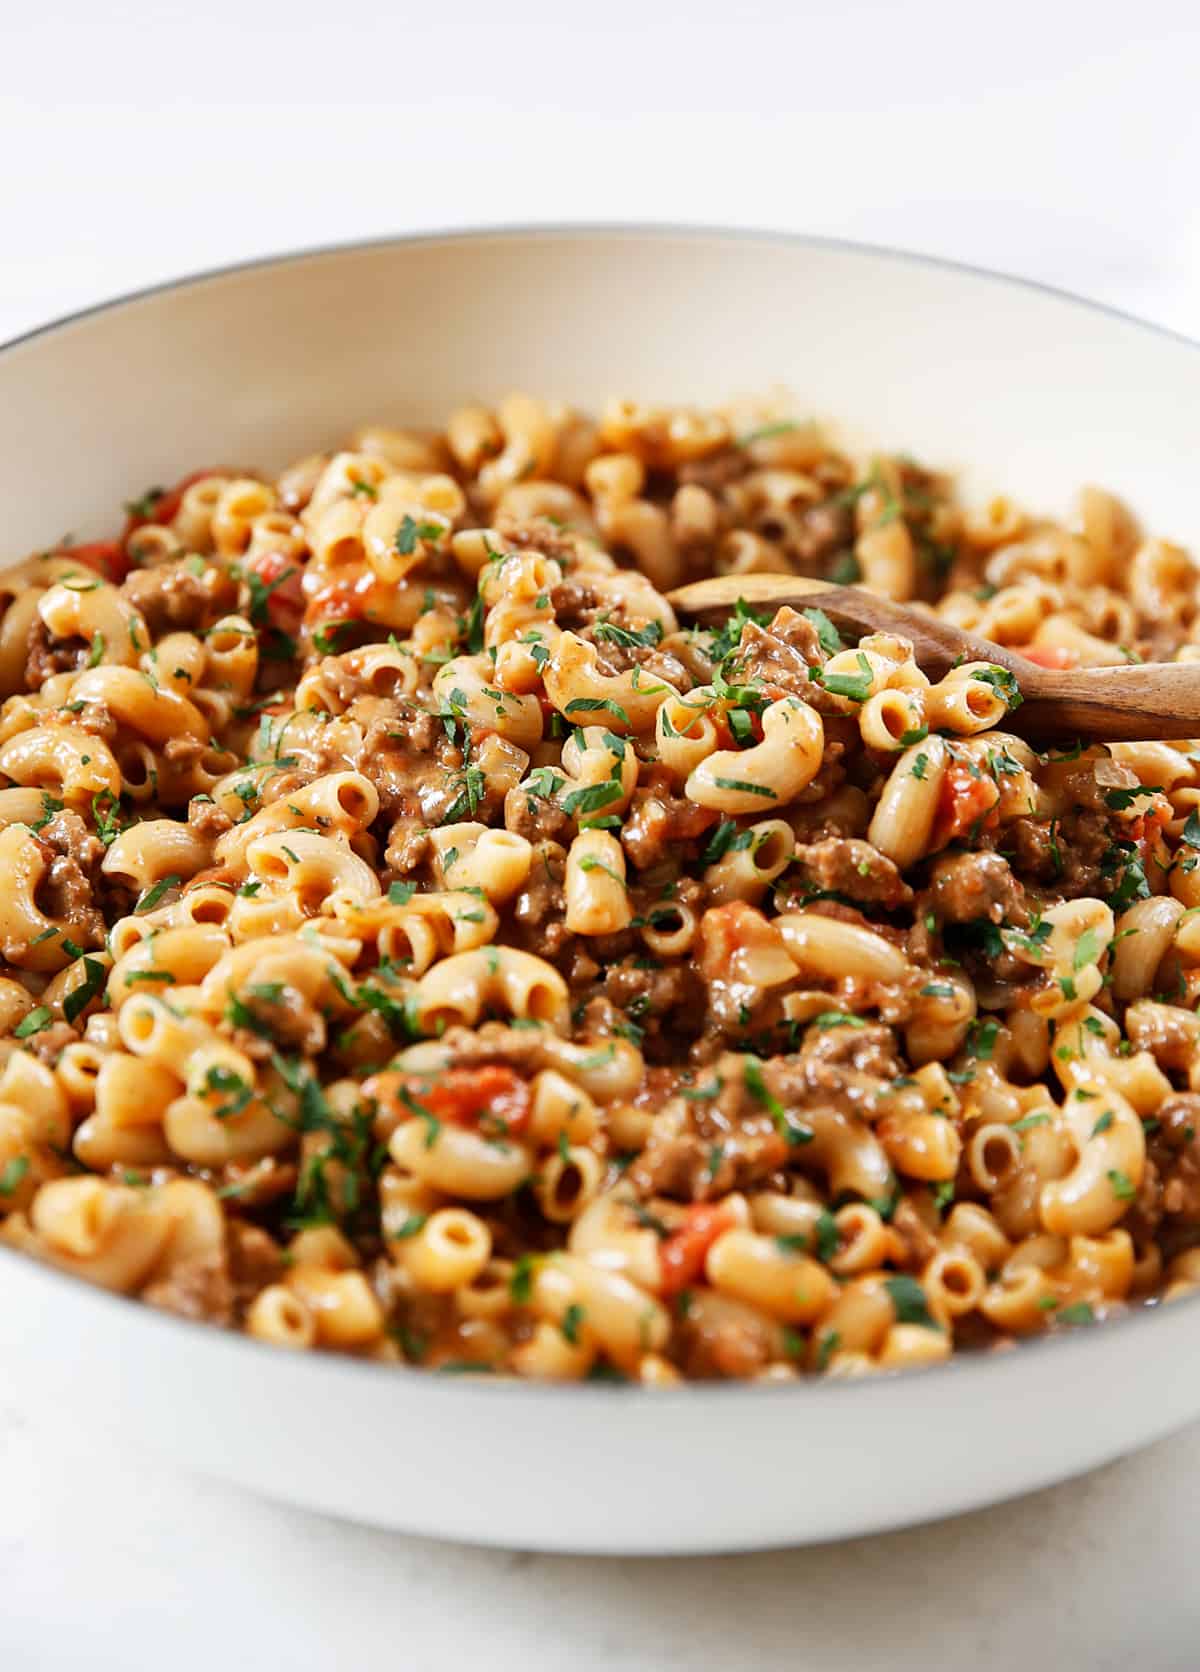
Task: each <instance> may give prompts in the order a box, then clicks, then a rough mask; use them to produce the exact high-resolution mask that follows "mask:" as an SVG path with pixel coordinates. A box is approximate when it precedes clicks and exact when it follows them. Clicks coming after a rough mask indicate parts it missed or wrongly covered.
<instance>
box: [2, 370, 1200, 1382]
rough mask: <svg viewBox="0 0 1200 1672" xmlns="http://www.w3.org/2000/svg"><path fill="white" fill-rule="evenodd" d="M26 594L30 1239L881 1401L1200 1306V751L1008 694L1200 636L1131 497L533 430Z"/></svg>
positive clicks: (73, 569)
mask: <svg viewBox="0 0 1200 1672" xmlns="http://www.w3.org/2000/svg"><path fill="white" fill-rule="evenodd" d="M127 512H128V516H127V521H126V525H125V527H124V529H123V531H122V532H121V534H120V535H119V536H118V537H117V538H115V539H111V540H99V541H94V542H91V543H89V544H86V545H80V546H74V547H73V546H70V545H64V546H63V547H62V548H60V549H58V550H55V551H52V552H48V553H43V554H40V555H38V556H35V557H32V558H30V559H28V560H27V561H26V562H24V563H23V564H21V565H20V566H19V567H17V568H16V569H13V570H10V571H9V572H7V574H6V576H5V580H4V586H3V589H2V591H0V608H2V613H0V697H2V698H3V702H2V706H0V872H3V874H4V877H5V879H6V883H7V886H6V888H5V889H4V890H3V894H2V897H0V956H2V958H3V961H4V969H3V971H2V972H0V1240H2V1241H4V1242H6V1243H7V1244H9V1245H10V1247H12V1248H15V1249H18V1250H21V1251H23V1252H25V1253H27V1254H31V1255H34V1256H36V1257H38V1258H41V1259H43V1260H46V1261H48V1262H49V1263H51V1264H52V1265H55V1266H57V1267H59V1268H60V1269H61V1270H63V1271H66V1272H70V1273H73V1274H75V1275H77V1276H80V1277H83V1278H85V1279H87V1280H88V1281H91V1282H93V1283H97V1284H100V1285H102V1286H104V1287H107V1288H110V1289H113V1290H115V1291H118V1292H120V1293H123V1294H128V1295H135V1296H139V1297H140V1298H141V1299H142V1300H144V1301H145V1302H147V1303H148V1304H151V1305H156V1306H160V1307H164V1308H167V1309H170V1310H174V1311H177V1312H182V1313H184V1314H186V1315H188V1316H192V1317H199V1318H203V1319H206V1320H208V1321H210V1322H214V1323H217V1324H219V1325H222V1326H225V1327H229V1328H236V1329H241V1330H244V1331H245V1332H246V1333H247V1334H249V1335H251V1336H253V1337H255V1338H257V1339H258V1340H261V1341H266V1342H270V1343H274V1344H276V1345H282V1346H287V1347H291V1348H293V1349H296V1350H319V1349H324V1350H328V1351H335V1352H341V1353H347V1354H353V1355H356V1356H359V1357H365V1358H371V1359H379V1360H382V1361H387V1362H392V1363H403V1364H409V1365H421V1366H425V1367H427V1368H431V1369H435V1370H443V1371H448V1370H467V1371H474V1372H485V1371H486V1372H492V1373H499V1374H504V1375H510V1376H517V1377H531V1378H537V1379H542V1380H547V1381H572V1380H579V1379H581V1378H609V1379H627V1380H630V1381H633V1382H637V1383H639V1384H641V1385H643V1386H669V1385H672V1384H674V1383H676V1382H678V1381H679V1380H681V1379H686V1378H706V1377H734V1378H746V1379H765V1380H788V1379H793V1378H795V1377H797V1376H799V1375H824V1376H832V1377H835V1378H853V1377H859V1376H863V1375H868V1374H875V1373H878V1372H881V1371H888V1370H893V1369H902V1368H907V1367H918V1366H923V1365H929V1364H933V1363H937V1362H940V1361H943V1360H944V1359H946V1358H947V1357H948V1356H949V1355H950V1354H951V1353H952V1352H953V1351H954V1350H955V1349H962V1350H967V1349H972V1348H974V1349H987V1348H991V1347H998V1346H1005V1345H1007V1344H1009V1343H1010V1342H1011V1341H1012V1339H1013V1338H1023V1337H1025V1336H1029V1335H1036V1334H1042V1333H1046V1332H1052V1333H1053V1332H1059V1331H1064V1330H1070V1329H1072V1328H1077V1327H1080V1326H1081V1325H1083V1324H1087V1323H1090V1322H1092V1321H1094V1320H1096V1319H1098V1318H1103V1317H1105V1316H1108V1315H1110V1314H1112V1313H1113V1312H1115V1311H1117V1310H1120V1309H1122V1308H1127V1307H1131V1306H1138V1305H1145V1304H1148V1303H1152V1302H1154V1301H1156V1300H1158V1299H1160V1298H1165V1299H1174V1298H1176V1297H1178V1296H1180V1295H1183V1294H1186V1293H1189V1292H1192V1291H1194V1290H1195V1289H1196V1288H1197V1287H1198V1286H1200V1021H1198V1020H1197V1016H1196V1009H1197V1004H1198V1002H1200V923H1198V921H1197V917H1196V914H1197V913H1198V912H1200V740H1197V742H1195V743H1191V744H1189V743H1171V744H1168V743H1145V744H1118V745H1113V746H1112V747H1110V748H1106V747H1103V746H1095V747H1091V748H1087V749H1082V748H1075V749H1065V748H1061V747H1060V748H1055V749H1051V750H1048V751H1046V752H1041V753H1040V752H1039V751H1038V750H1037V749H1036V748H1034V747H1033V746H1031V745H1030V744H1029V743H1028V742H1025V741H1023V740H1022V739H1020V738H1018V737H1016V736H1014V735H1013V734H1012V732H1011V731H1008V730H1006V729H1005V719H1006V716H1007V715H1008V713H1009V712H1010V709H1011V707H1012V706H1013V705H1014V704H1015V703H1016V702H1018V701H1019V691H1017V690H1016V689H1015V686H1014V683H1013V681H1012V680H1011V677H1010V676H1006V675H1005V674H1004V672H1003V670H1001V669H999V668H997V667H996V666H994V665H992V664H990V663H986V662H974V663H971V664H968V665H964V666H962V667H958V668H955V669H953V670H952V671H951V672H950V673H949V674H948V675H946V676H945V677H944V678H943V679H941V680H939V681H937V682H931V680H930V679H928V678H927V677H926V675H925V674H924V673H923V672H922V671H921V669H920V668H919V667H918V666H917V665H916V663H915V662H914V660H913V655H912V649H911V646H910V645H908V644H907V643H906V642H905V641H903V640H900V639H897V638H893V637H891V636H888V635H883V634H874V635H869V636H868V637H867V638H864V639H863V640H862V641H861V642H860V643H858V644H853V643H851V644H846V643H844V642H843V641H842V639H841V638H840V636H839V634H838V633H837V632H836V630H835V629H834V627H833V624H832V623H831V622H830V621H829V620H828V619H827V618H826V617H825V616H824V615H823V613H822V612H821V611H819V610H809V611H806V612H804V613H803V614H797V613H796V612H794V611H791V610H787V609H784V610H781V611H779V612H778V613H777V614H776V615H775V616H774V618H773V619H767V618H764V617H759V616H757V615H756V614H755V613H754V612H753V611H752V610H750V609H748V608H745V607H744V606H739V608H738V610H737V611H736V612H735V613H734V614H733V615H732V617H731V618H730V620H729V621H728V622H726V623H724V624H719V625H716V626H701V627H696V628H688V627H681V626H680V624H679V622H678V620H677V618H676V616H675V613H674V611H673V610H672V608H671V605H670V602H669V601H668V599H667V598H666V597H664V596H663V594H664V592H665V591H666V590H667V589H669V588H670V587H672V586H674V585H676V584H678V583H679V582H681V581H684V580H691V579H696V578H699V577H701V576H703V575H705V574H711V573H738V572H743V571H747V572H748V571H764V570H766V571H782V572H794V573H798V574H805V575H818V576H824V577H826V578H831V579H836V580H848V579H856V580H858V581H859V582H860V583H861V584H862V585H863V586H865V587H868V588H871V589H875V590H877V591H880V592H882V593H884V594H886V595H888V596H890V597H893V598H896V599H902V600H911V601H913V602H915V603H916V604H917V605H919V606H920V607H923V608H927V609H932V610H936V611H937V612H938V613H940V614H941V615H942V616H943V617H944V618H946V619H947V620H949V621H951V622H953V623H956V624H958V625H960V626H962V627H965V628H968V629H970V630H971V631H973V632H974V633H976V634H978V635H980V636H983V637H986V638H990V639H992V640H993V641H994V642H996V643H998V644H1001V645H1004V646H1007V647H1009V648H1010V649H1013V650H1016V651H1018V652H1022V653H1024V654H1025V655H1026V656H1028V657H1030V658H1032V659H1033V660H1034V661H1037V662H1040V663H1042V664H1043V665H1045V666H1049V667H1059V668H1065V667H1076V666H1102V665H1106V664H1114V663H1119V662H1121V661H1124V660H1126V659H1127V658H1128V657H1130V656H1142V657H1149V658H1157V659H1160V660H1161V659H1171V658H1175V659H1180V660H1194V659H1196V658H1198V657H1200V566H1197V564H1196V563H1195V562H1194V561H1193V559H1192V558H1191V556H1190V555H1189V554H1188V553H1187V552H1185V551H1183V550H1182V549H1181V548H1179V547H1177V546H1174V545H1171V544H1169V543H1168V542H1167V541H1165V540H1161V539H1156V538H1150V537H1144V536H1143V534H1142V533H1141V531H1140V529H1139V528H1138V526H1137V524H1136V523H1135V521H1134V519H1133V517H1132V516H1131V514H1130V513H1129V512H1128V511H1127V510H1126V509H1125V508H1124V507H1123V506H1121V505H1120V504H1119V503H1118V502H1117V501H1116V500H1114V499H1113V498H1112V497H1111V496H1110V495H1108V494H1106V493H1104V492H1102V491H1101V490H1100V489H1097V488H1086V489H1085V490H1084V491H1083V493H1082V495H1081V496H1080V500H1079V504H1078V508H1077V512H1076V515H1075V516H1074V518H1073V519H1072V520H1071V521H1070V522H1068V523H1066V524H1062V525H1060V524H1058V523H1054V522H1050V521H1045V520H1043V521H1035V520H1033V519H1031V518H1029V517H1027V516H1026V515H1025V514H1024V513H1023V512H1022V511H1021V510H1020V509H1019V508H1017V507H1016V506H1015V505H1014V504H1013V503H1012V501H1010V500H1009V499H1007V498H1002V497H1001V498H995V499H993V500H992V501H991V502H990V503H989V504H987V505H986V506H984V507H982V508H980V509H963V508H962V507H960V506H959V505H958V503H957V502H956V500H955V498H954V496H953V493H952V491H951V487H950V485H949V484H948V482H947V481H946V479H945V478H943V477H940V476H938V475H936V474H933V473H931V472H929V471H926V470H924V469H922V468H921V467H920V466H918V465H916V464H915V463H913V462H912V461H911V460H909V459H905V458H876V459H874V460H871V461H868V462H867V463H866V464H864V465H863V466H862V467H861V468H856V467H855V465H854V464H853V463H852V462H851V461H850V459H848V458H847V457H846V456H845V455H843V454H842V453H840V452H839V451H838V450H837V449H836V448H835V447H833V446H832V445H831V444H830V443H829V442H828V441H827V440H826V439H825V438H824V437H823V435H822V433H821V432H820V430H819V429H818V427H817V426H815V425H813V424H809V423H798V422H793V421H791V420H787V419H780V418H777V417H775V416H774V415H772V414H766V415H765V416H764V415H763V414H761V413H751V414H749V415H747V414H742V413H739V412H736V411H731V412H728V413H712V412H695V411H690V410H688V409H685V408H670V407H652V406H643V405H639V404H638V403H636V402H632V401H615V402H612V403H610V405H609V406H608V407H607V408H606V410H605V411H604V413H603V414H602V415H601V416H600V418H599V419H598V420H592V419H590V418H587V417H585V416H583V415H581V414H578V413H574V412H572V411H571V410H569V409H568V408H566V407H563V406H558V405H554V404H551V403H548V402H545V401H542V400H538V399H536V398H533V397H531V396H528V395H512V396H510V397H508V398H506V399H505V400H503V401H501V402H500V403H499V404H498V405H497V406H496V407H495V408H494V409H493V408H490V407H488V406H484V405H472V406H464V407H462V408H460V409H459V410H458V411H456V412H453V413H452V414H451V415H450V416H449V418H448V420H447V422H446V426H445V430H444V432H442V433H434V432H426V431H408V430H399V429H393V428H387V427H383V426H379V425H368V426H364V427H363V428H361V429H359V430H358V431H356V432H355V434H354V435H353V436H351V437H350V438H349V442H348V445H347V447H346V448H345V449H344V450H342V451H339V452H334V453H330V454H313V455H311V456H309V457H308V458H306V459H303V460H300V461H298V462H297V463H296V464H295V465H293V466H291V467H290V468H288V469H286V470H284V471H283V472H282V473H281V474H280V475H279V476H278V478H276V479H275V480H267V479H260V478H258V477H256V476H252V475H246V474H239V473H235V472H231V471H225V470H218V469H211V470H201V471H198V472H196V473H194V474H192V475H189V476H187V477H185V478H184V479H183V480H182V481H181V482H180V483H179V484H178V485H177V486H176V487H174V488H171V489H161V488H158V489H153V490H151V491H149V492H148V493H146V494H145V495H143V496H142V497H141V498H140V499H138V500H136V501H134V502H132V503H131V505H130V506H128V507H127Z"/></svg>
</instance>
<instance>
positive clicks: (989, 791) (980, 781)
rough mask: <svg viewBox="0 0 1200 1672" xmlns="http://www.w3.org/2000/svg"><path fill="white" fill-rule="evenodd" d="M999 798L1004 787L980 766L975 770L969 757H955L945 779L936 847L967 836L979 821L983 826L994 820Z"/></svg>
mask: <svg viewBox="0 0 1200 1672" xmlns="http://www.w3.org/2000/svg"><path fill="white" fill-rule="evenodd" d="M972 765H973V763H972ZM999 800H1000V791H999V789H998V788H997V787H996V784H995V782H994V781H993V780H992V779H991V778H989V777H987V776H986V774H985V773H983V772H982V771H981V770H980V769H979V767H974V770H973V771H972V766H971V765H968V764H967V762H966V761H959V760H952V761H951V762H950V764H949V766H948V767H947V768H946V774H945V777H944V778H943V779H942V788H941V794H940V796H939V798H938V810H937V817H936V818H935V820H934V825H933V843H932V845H933V847H934V848H944V847H945V846H946V844H947V842H953V841H955V840H956V839H957V838H958V837H959V836H965V835H966V834H967V833H968V831H970V830H973V829H974V828H975V826H976V825H978V826H980V828H983V827H985V826H987V825H988V823H989V821H993V822H994V814H995V811H996V805H997V803H998V802H999Z"/></svg>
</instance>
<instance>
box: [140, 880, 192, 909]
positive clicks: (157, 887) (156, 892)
mask: <svg viewBox="0 0 1200 1672" xmlns="http://www.w3.org/2000/svg"><path fill="white" fill-rule="evenodd" d="M182 880H183V879H182V877H178V876H174V875H172V876H169V877H160V878H159V880H158V882H156V883H155V884H154V886H153V887H152V888H148V889H147V890H146V892H145V894H143V895H142V897H141V899H140V900H139V901H138V903H137V905H136V906H134V908H133V910H134V915H135V916H136V917H141V916H143V915H144V914H145V913H146V912H148V911H153V910H154V908H155V906H156V905H157V904H158V902H159V901H160V900H161V899H162V897H163V895H164V894H165V893H166V892H167V890H168V889H169V888H178V886H179V884H180V883H181V882H182Z"/></svg>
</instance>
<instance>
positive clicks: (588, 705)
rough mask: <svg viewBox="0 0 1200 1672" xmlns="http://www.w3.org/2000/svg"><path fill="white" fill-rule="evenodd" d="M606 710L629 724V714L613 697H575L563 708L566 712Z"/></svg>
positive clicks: (586, 712)
mask: <svg viewBox="0 0 1200 1672" xmlns="http://www.w3.org/2000/svg"><path fill="white" fill-rule="evenodd" d="M601 712H606V713H609V714H615V715H616V717H617V719H618V720H620V722H621V724H622V725H625V726H627V725H629V723H630V721H629V716H628V714H626V712H625V710H624V709H623V708H622V707H621V705H620V703H619V702H614V701H613V700H612V698H611V697H575V698H574V699H573V700H572V701H571V702H569V703H568V704H567V706H566V708H564V709H563V713H564V714H598V713H601Z"/></svg>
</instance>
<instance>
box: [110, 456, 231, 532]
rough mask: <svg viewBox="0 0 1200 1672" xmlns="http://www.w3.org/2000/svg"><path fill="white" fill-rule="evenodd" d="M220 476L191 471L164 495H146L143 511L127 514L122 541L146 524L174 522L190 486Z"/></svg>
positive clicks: (212, 470)
mask: <svg viewBox="0 0 1200 1672" xmlns="http://www.w3.org/2000/svg"><path fill="white" fill-rule="evenodd" d="M221 474H222V472H221V471H219V470H214V469H212V468H210V469H208V470H193V471H192V472H191V474H190V475H188V476H184V477H181V478H180V480H179V481H178V482H176V484H175V486H174V487H173V488H168V489H167V490H166V491H165V493H161V494H158V495H157V496H152V495H150V494H147V495H146V501H148V502H149V503H147V504H146V509H145V511H144V512H141V511H130V512H129V520H128V521H127V522H126V524H125V533H124V534H123V535H122V539H124V540H128V538H129V536H130V535H131V534H132V533H133V531H134V529H135V528H141V527H143V525H144V524H146V523H169V522H174V520H175V518H176V517H177V516H178V515H179V507H180V505H181V504H182V503H183V496H184V494H185V493H186V492H187V490H188V489H189V488H190V487H191V486H192V484H193V483H194V482H203V481H204V479H205V477H207V476H219V475H221Z"/></svg>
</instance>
